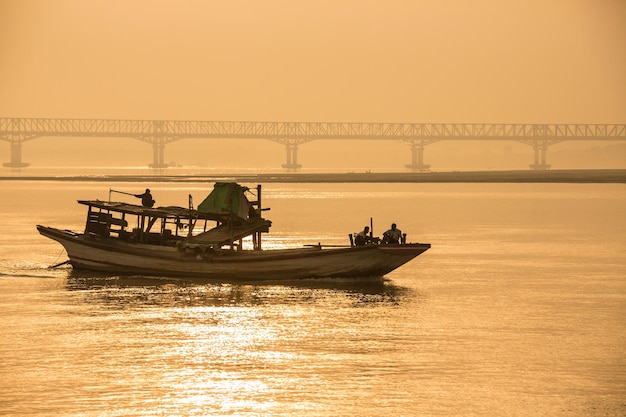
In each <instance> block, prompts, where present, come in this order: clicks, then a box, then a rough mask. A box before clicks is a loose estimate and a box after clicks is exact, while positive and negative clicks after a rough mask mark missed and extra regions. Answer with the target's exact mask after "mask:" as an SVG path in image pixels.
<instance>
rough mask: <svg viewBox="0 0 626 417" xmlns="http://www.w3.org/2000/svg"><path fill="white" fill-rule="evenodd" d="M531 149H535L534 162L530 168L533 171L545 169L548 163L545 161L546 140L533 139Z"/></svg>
mask: <svg viewBox="0 0 626 417" xmlns="http://www.w3.org/2000/svg"><path fill="white" fill-rule="evenodd" d="M533 149H534V151H535V163H534V164H531V165H530V169H533V170H535V171H547V170H548V169H550V165H549V164H547V163H546V153H547V152H548V141H547V140H535V141H533Z"/></svg>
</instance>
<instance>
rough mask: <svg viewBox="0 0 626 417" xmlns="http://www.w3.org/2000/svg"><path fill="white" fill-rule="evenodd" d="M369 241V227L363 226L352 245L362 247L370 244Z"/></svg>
mask: <svg viewBox="0 0 626 417" xmlns="http://www.w3.org/2000/svg"><path fill="white" fill-rule="evenodd" d="M370 240H371V237H370V227H369V226H365V227H364V228H363V230H361V231H360V232H359V233H357V234H356V237H355V238H354V244H355V245H356V246H364V245H367V244H368V243H370Z"/></svg>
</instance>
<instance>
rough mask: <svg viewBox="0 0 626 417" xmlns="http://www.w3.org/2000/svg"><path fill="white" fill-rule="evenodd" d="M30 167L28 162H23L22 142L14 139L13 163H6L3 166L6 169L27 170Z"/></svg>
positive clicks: (12, 145)
mask: <svg viewBox="0 0 626 417" xmlns="http://www.w3.org/2000/svg"><path fill="white" fill-rule="evenodd" d="M28 165H30V164H29V163H27V162H22V142H21V141H20V140H19V139H13V140H12V141H11V162H5V163H3V164H2V166H4V167H6V168H26V167H27V166H28Z"/></svg>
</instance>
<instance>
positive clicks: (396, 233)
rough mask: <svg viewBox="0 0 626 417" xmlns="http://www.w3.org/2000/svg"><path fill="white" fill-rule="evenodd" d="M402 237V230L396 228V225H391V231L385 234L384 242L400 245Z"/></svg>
mask: <svg viewBox="0 0 626 417" xmlns="http://www.w3.org/2000/svg"><path fill="white" fill-rule="evenodd" d="M401 237H402V232H401V231H400V229H398V228H397V227H396V224H395V223H393V224H392V225H391V229H389V230H387V231H386V232H385V233H383V242H385V243H395V244H396V245H397V244H398V243H400V238H401Z"/></svg>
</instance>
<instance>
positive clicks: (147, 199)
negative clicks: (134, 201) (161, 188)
mask: <svg viewBox="0 0 626 417" xmlns="http://www.w3.org/2000/svg"><path fill="white" fill-rule="evenodd" d="M135 197H137V198H141V205H142V206H144V207H152V206H154V203H155V201H154V199H153V198H152V194H150V189H149V188H146V192H145V193H143V194H135Z"/></svg>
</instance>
